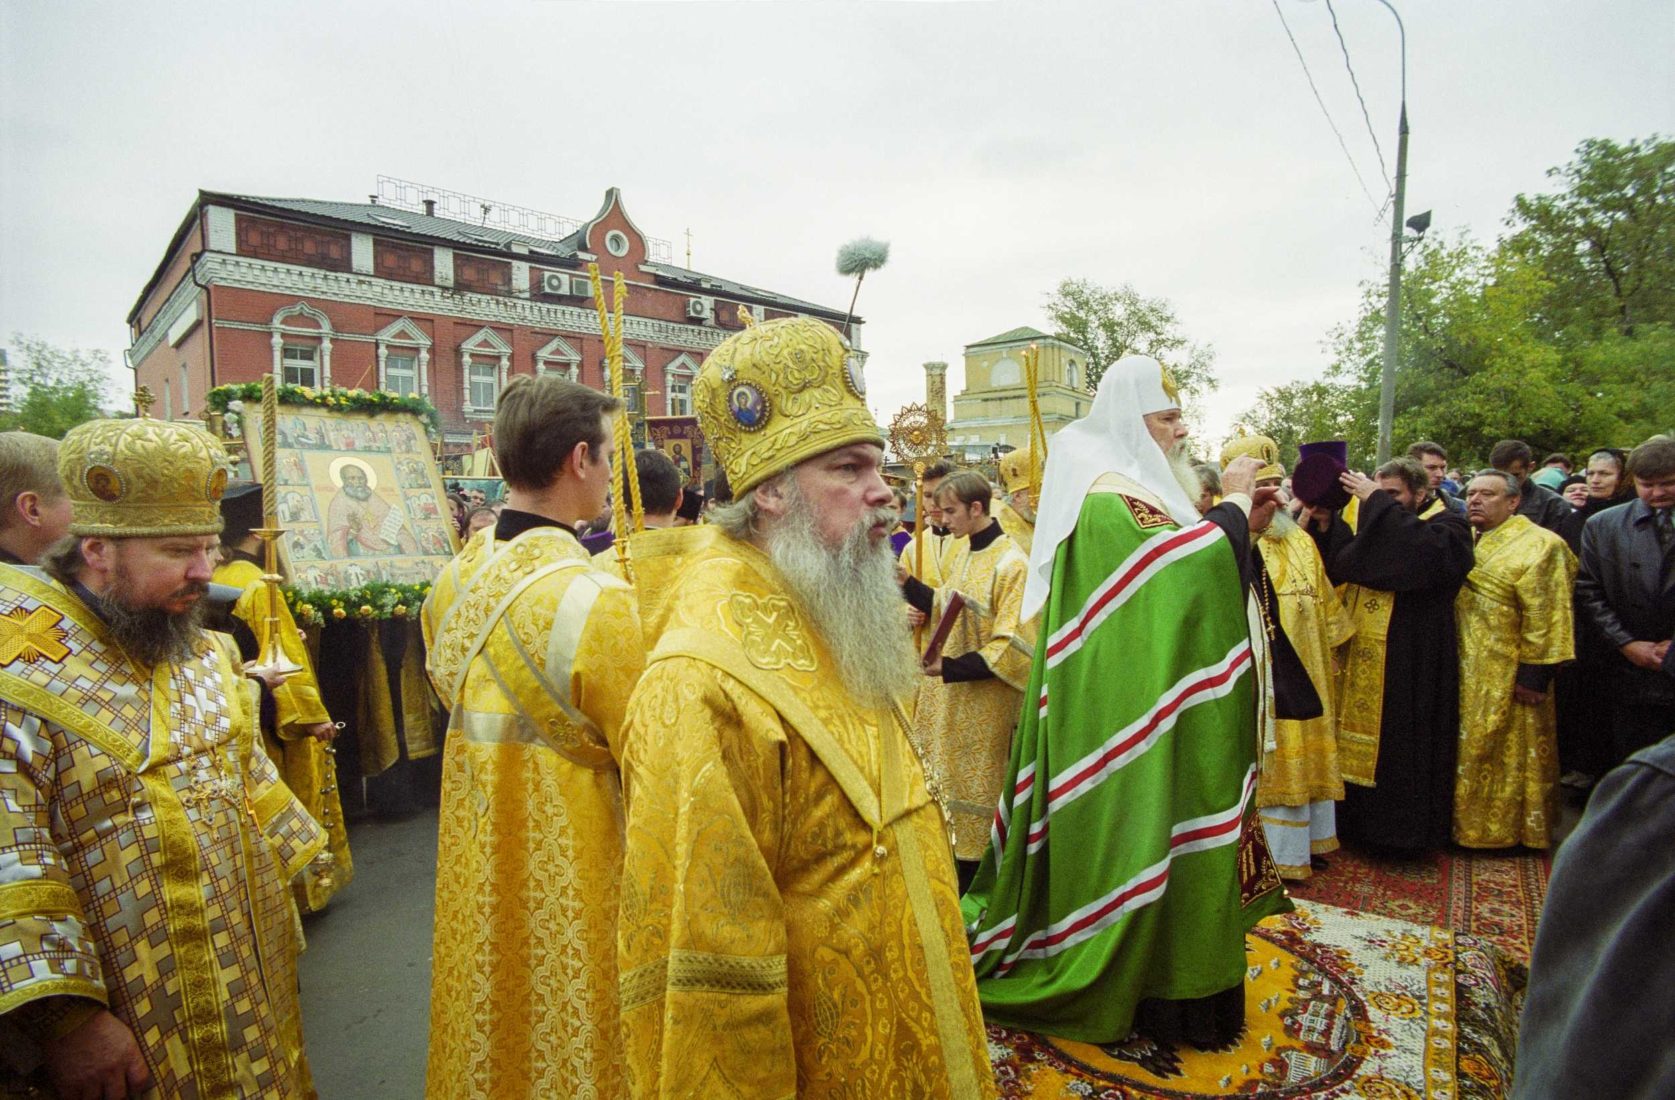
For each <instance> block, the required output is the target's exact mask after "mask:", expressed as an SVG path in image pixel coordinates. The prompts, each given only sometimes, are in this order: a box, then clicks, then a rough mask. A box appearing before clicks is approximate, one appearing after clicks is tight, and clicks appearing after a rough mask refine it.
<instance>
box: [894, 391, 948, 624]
mask: <svg viewBox="0 0 1675 1100" xmlns="http://www.w3.org/2000/svg"><path fill="white" fill-rule="evenodd" d="M947 448H948V431H947V428H946V427H945V426H944V425H943V423H942V417H941V415H940V414H938V413H937V412H935V411H934V410H932V409H928V408H926V407H925V406H923V405H903V406H902V407H901V409H899V410H898V411H897V412H896V415H895V417H894V418H893V419H892V420H891V421H890V449H891V450H892V451H894V452H895V453H896V457H897V458H899V459H901V460H902V461H903V462H907V463H911V464H912V466H913V528H914V530H913V544H914V549H913V573H914V575H915V576H917V577H921V578H922V577H923V576H924V575H925V537H924V531H925V469H926V467H927V466H928V465H929V463H930V460H931V459H933V458H938V457H940V456H941V455H942V453H943V451H945V450H947ZM924 631H925V624H924V623H920V624H919V626H918V629H917V630H915V631H914V644H915V645H918V644H920V643H921V642H922V641H923V636H924Z"/></svg>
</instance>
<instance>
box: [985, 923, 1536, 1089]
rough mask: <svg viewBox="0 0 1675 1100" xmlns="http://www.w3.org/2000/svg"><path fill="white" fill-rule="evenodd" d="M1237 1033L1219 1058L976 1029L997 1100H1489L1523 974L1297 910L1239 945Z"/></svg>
mask: <svg viewBox="0 0 1675 1100" xmlns="http://www.w3.org/2000/svg"><path fill="white" fill-rule="evenodd" d="M1246 953H1247V959H1248V962H1249V968H1248V970H1247V971H1246V982H1245V1003H1246V1009H1245V1013H1246V1016H1245V1018H1246V1027H1245V1031H1244V1034H1243V1036H1242V1037H1241V1038H1240V1039H1239V1041H1238V1042H1237V1043H1236V1044H1234V1045H1233V1046H1230V1047H1228V1048H1225V1049H1222V1050H1219V1051H1199V1050H1196V1049H1193V1048H1191V1047H1184V1046H1183V1047H1175V1046H1172V1045H1170V1044H1162V1043H1156V1042H1152V1041H1150V1040H1147V1039H1143V1038H1141V1037H1138V1036H1131V1037H1129V1038H1128V1039H1127V1040H1125V1041H1123V1042H1120V1043H1111V1044H1104V1045H1094V1044H1089V1043H1078V1042H1072V1041H1069V1040H1064V1039H1055V1038H1052V1037H1050V1036H1046V1035H1037V1034H1031V1033H1027V1032H1020V1031H1012V1030H1009V1029H1006V1028H1001V1027H993V1026H991V1027H990V1028H989V1029H988V1035H989V1053H990V1056H991V1058H992V1059H993V1061H994V1065H995V1073H996V1078H997V1080H998V1082H999V1085H1000V1093H1001V1095H1002V1096H1003V1097H1006V1098H1007V1100H1071V1098H1074V1100H1198V1098H1203V1097H1241V1098H1244V1100H1252V1098H1255V1100H1301V1098H1310V1100H1328V1098H1330V1100H1347V1098H1349V1097H1370V1098H1373V1100H1420V1098H1423V1097H1434V1098H1436V1100H1497V1098H1499V1097H1502V1096H1504V1095H1505V1094H1506V1093H1507V1092H1508V1091H1509V1086H1510V1083H1511V1080H1512V1064H1513V1056H1514V1052H1515V1049H1516V1042H1517V1032H1518V1009H1519V1007H1520V1005H1521V1003H1522V999H1523V989H1524V983H1525V971H1524V968H1523V967H1522V966H1521V965H1520V964H1518V963H1517V962H1515V961H1513V960H1511V959H1510V958H1508V957H1507V955H1506V953H1505V952H1503V951H1501V950H1499V949H1498V948H1496V947H1495V946H1494V945H1492V944H1489V943H1487V942H1485V941H1484V940H1482V939H1480V938H1478V937H1476V936H1471V935H1456V934H1455V933H1453V932H1451V931H1449V930H1448V929H1446V928H1439V927H1435V926H1425V925H1419V924H1412V923H1409V922H1406V921H1401V920H1394V919H1391V918H1388V917H1380V916H1373V915H1370V914H1365V913H1352V912H1349V911H1347V910H1343V909H1338V908H1335V907H1333V906H1330V905H1321V904H1317V903H1313V902H1303V903H1300V904H1299V905H1298V906H1297V910H1296V912H1294V913H1289V914H1285V915H1281V916H1277V917H1270V918H1268V919H1267V920H1265V921H1263V922H1262V923H1261V924H1260V925H1259V926H1258V927H1257V928H1256V929H1255V930H1254V931H1253V932H1252V933H1251V935H1250V936H1249V938H1248V939H1247V941H1246Z"/></svg>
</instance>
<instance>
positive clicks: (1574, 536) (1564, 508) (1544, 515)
mask: <svg viewBox="0 0 1675 1100" xmlns="http://www.w3.org/2000/svg"><path fill="white" fill-rule="evenodd" d="M1518 514H1519V515H1521V516H1527V517H1528V518H1529V521H1530V522H1531V523H1533V524H1535V525H1536V526H1537V527H1545V528H1547V530H1549V531H1551V532H1553V533H1554V534H1555V535H1557V536H1559V537H1560V538H1561V539H1564V540H1565V545H1567V546H1569V547H1570V552H1571V553H1573V554H1574V553H1578V551H1577V544H1578V542H1579V541H1580V540H1581V538H1582V516H1581V514H1580V513H1579V512H1577V511H1576V509H1574V508H1572V507H1571V506H1570V502H1569V501H1567V500H1565V498H1564V497H1562V496H1560V495H1559V494H1557V493H1555V492H1554V491H1553V490H1551V489H1549V488H1547V486H1545V485H1537V484H1536V483H1535V482H1534V481H1531V480H1530V479H1529V478H1527V477H1526V478H1525V479H1524V488H1523V491H1522V495H1521V498H1520V499H1519V501H1518Z"/></svg>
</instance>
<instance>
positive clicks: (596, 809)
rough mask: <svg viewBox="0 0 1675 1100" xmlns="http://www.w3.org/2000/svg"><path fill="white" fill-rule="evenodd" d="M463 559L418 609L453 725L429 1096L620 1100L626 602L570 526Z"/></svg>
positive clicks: (633, 626)
mask: <svg viewBox="0 0 1675 1100" xmlns="http://www.w3.org/2000/svg"><path fill="white" fill-rule="evenodd" d="M493 536H494V531H493V529H492V528H490V529H487V530H485V531H482V532H479V533H478V535H477V536H476V537H474V538H473V539H471V541H470V542H468V543H467V544H466V546H465V548H464V549H463V550H461V551H460V553H459V556H458V557H456V558H455V559H454V560H453V561H452V562H451V563H450V564H449V565H448V566H447V567H446V568H445V569H444V570H443V571H442V573H441V575H440V576H439V577H438V578H437V581H436V584H435V586H434V587H433V588H432V590H431V594H430V597H429V598H428V599H427V600H426V601H425V606H424V611H423V627H424V634H425V642H426V646H427V651H428V654H429V658H428V667H429V672H430V676H431V680H432V682H433V683H434V684H435V686H436V690H437V694H438V695H440V696H441V697H442V700H443V702H444V704H445V705H446V706H447V707H448V708H449V711H450V715H449V720H448V733H447V742H446V746H445V748H444V752H443V763H442V804H441V811H440V828H439V834H438V841H437V884H436V932H435V943H434V949H433V962H432V977H431V1000H430V1053H429V1064H428V1067H427V1072H426V1093H427V1095H428V1096H430V1097H433V1098H436V1097H450V1098H453V1097H482V1098H492V1100H507V1098H516V1097H530V1098H546V1097H559V1096H562V1097H567V1098H593V1097H616V1096H620V1095H622V1091H623V1086H622V1070H621V1062H620V1057H621V1037H620V1034H619V1031H618V1023H617V1007H616V985H617V976H616V949H615V945H616V910H617V886H618V876H619V870H620V865H621V861H622V797H621V786H620V783H619V780H618V776H617V769H616V760H615V750H616V742H617V737H618V734H619V731H620V729H621V723H622V714H623V710H624V708H625V707H626V705H627V702H628V696H629V692H630V690H631V689H632V688H633V685H634V682H635V680H636V679H637V678H638V676H639V673H640V670H641V668H642V666H643V664H644V652H645V651H644V645H643V643H642V641H641V636H640V624H639V618H638V616H637V615H636V613H635V608H634V603H633V598H632V594H631V593H630V592H629V590H628V587H627V586H626V585H624V584H623V583H622V582H621V581H619V580H617V579H615V578H613V577H609V576H607V575H605V574H603V573H600V572H597V571H595V570H593V569H592V568H591V566H590V564H589V558H588V554H587V551H585V550H584V549H582V547H581V544H580V543H578V542H577V541H576V539H575V537H574V536H572V535H571V534H570V533H569V532H568V531H566V530H563V529H561V528H558V527H537V528H534V529H532V530H529V531H525V532H523V533H522V534H520V535H518V536H517V537H516V538H513V539H510V540H507V541H504V542H497V541H495V539H494V537H493Z"/></svg>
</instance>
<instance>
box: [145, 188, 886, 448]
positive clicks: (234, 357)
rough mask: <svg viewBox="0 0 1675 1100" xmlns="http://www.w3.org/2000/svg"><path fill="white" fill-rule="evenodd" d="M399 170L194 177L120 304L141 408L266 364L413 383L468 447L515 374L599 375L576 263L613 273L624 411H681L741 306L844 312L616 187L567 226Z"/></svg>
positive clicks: (185, 413) (169, 413) (172, 403)
mask: <svg viewBox="0 0 1675 1100" xmlns="http://www.w3.org/2000/svg"><path fill="white" fill-rule="evenodd" d="M400 182H401V181H388V180H385V179H382V178H381V179H380V189H381V190H380V194H378V195H376V196H371V198H373V200H374V201H371V202H365V203H356V202H335V201H329V200H316V199H276V198H257V197H254V196H249V195H233V194H224V193H220V192H211V191H200V192H199V193H198V195H197V198H196V199H195V200H194V201H193V203H192V206H191V208H190V209H189V210H188V211H187V214H186V217H185V219H184V220H183V221H182V222H181V224H180V227H179V229H178V230H176V232H175V234H174V236H173V238H172V239H170V241H169V242H168V245H167V247H166V248H165V249H164V250H163V256H162V259H161V261H160V262H159V263H158V265H157V269H156V271H155V273H154V274H153V275H152V276H151V278H150V279H149V280H148V281H147V282H146V284H145V287H144V288H143V289H142V290H141V291H140V294H139V298H138V300H137V301H135V303H134V307H133V310H132V311H131V312H130V313H129V315H128V326H129V333H130V338H131V342H132V347H131V348H130V349H129V353H128V361H129V363H130V364H131V365H132V366H133V370H134V375H135V377H134V383H135V385H136V386H140V385H143V386H147V387H149V388H150V390H151V392H152V394H153V395H155V397H156V400H157V404H156V406H155V407H154V408H153V410H152V412H153V415H160V416H164V417H168V418H184V417H192V418H197V417H200V416H202V414H203V403H204V395H205V394H206V393H207V392H208V391H209V390H210V389H211V388H212V387H215V386H219V385H225V384H229V383H235V382H252V381H256V380H259V379H260V378H261V377H262V376H263V375H264V374H272V375H273V376H274V378H275V379H277V380H278V381H280V382H282V383H290V384H296V385H306V386H313V387H325V386H343V387H348V388H359V389H368V390H370V389H380V390H386V391H389V392H392V393H397V394H421V395H423V396H425V397H427V398H429V400H430V401H431V402H432V403H433V404H434V405H435V406H436V407H437V409H438V411H439V412H440V413H441V415H442V426H443V438H444V441H445V443H446V445H447V449H448V450H449V451H451V452H459V451H462V450H465V449H467V448H469V447H470V446H471V444H472V442H473V441H474V440H475V439H477V438H478V437H479V436H480V435H481V434H482V433H483V432H484V431H485V430H486V426H487V423H488V422H489V421H490V420H491V419H492V418H493V415H494V406H495V401H496V400H497V398H498V397H499V395H500V391H501V389H502V388H503V387H504V386H505V385H506V383H507V382H508V381H509V380H510V379H511V378H512V377H513V376H514V375H518V374H537V373H559V374H562V375H564V376H565V377H567V378H570V379H573V380H575V381H579V382H582V383H585V384H587V385H590V386H594V387H599V388H604V387H606V386H607V384H608V382H607V379H606V376H605V374H606V371H605V361H604V356H605V348H604V342H603V340H602V339H601V337H600V333H599V319H598V315H597V313H596V311H595V308H594V301H593V287H592V283H591V281H590V280H589V277H588V272H587V268H588V264H589V262H596V263H598V265H599V268H600V271H601V273H602V275H603V276H604V278H605V280H607V282H608V280H610V278H611V277H612V276H613V275H614V274H616V273H618V272H620V273H621V274H622V276H623V278H624V279H625V280H626V282H627V284H628V299H627V305H626V308H625V312H624V321H623V332H624V350H623V359H624V379H623V382H624V387H625V391H626V393H627V395H628V398H629V402H630V406H631V409H632V411H633V412H634V413H636V414H637V415H638V416H640V417H643V416H666V415H684V414H689V413H691V411H692V381H693V378H694V376H695V375H696V374H697V371H698V366H699V364H700V363H701V362H702V361H703V359H704V356H705V355H706V354H707V353H708V352H709V350H710V349H711V348H713V347H715V345H717V344H718V343H720V342H721V341H722V340H723V339H725V338H726V337H727V336H728V335H730V334H731V333H733V332H737V331H738V330H739V329H740V328H742V327H743V323H742V322H741V320H740V317H739V310H740V307H748V308H749V310H750V311H751V312H752V314H753V315H754V316H755V317H757V318H758V319H772V318H776V317H786V316H793V315H801V316H808V317H814V318H818V319H820V320H823V321H826V322H828V323H830V324H831V325H833V326H834V327H837V326H840V325H841V324H842V321H843V317H844V311H843V310H842V309H834V308H831V307H827V306H822V305H817V304H815V303H812V302H805V301H801V300H798V299H796V298H792V297H789V296H787V295H784V294H778V293H775V292H773V291H769V290H763V289H760V288H757V287H753V286H749V285H747V284H744V283H740V282H735V281H733V280H731V279H726V278H722V277H720V276H715V275H708V274H704V273H702V272H698V271H692V270H689V269H687V268H684V267H678V266H676V265H675V264H673V263H672V262H671V259H670V256H669V252H670V249H669V246H668V244H667V242H663V241H659V240H656V239H655V238H650V237H647V236H646V235H645V234H643V233H642V232H641V231H640V230H639V228H638V227H637V226H636V225H635V224H634V222H633V220H632V219H631V218H630V217H629V216H628V212H627V211H626V209H624V206H623V202H622V196H621V194H620V193H619V192H618V191H617V189H616V188H611V189H610V190H609V191H607V192H606V193H605V200H604V204H603V205H602V206H601V207H600V209H599V212H598V213H597V214H595V215H594V216H593V217H592V218H590V219H588V220H587V221H585V222H575V221H570V222H566V221H565V220H564V219H560V218H556V217H554V216H552V215H545V214H541V213H539V212H537V211H533V210H526V209H524V208H520V207H507V206H501V205H497V204H492V203H488V202H478V201H477V200H475V199H472V198H471V197H469V196H462V195H458V194H456V193H454V192H446V191H439V190H435V189H423V188H419V187H418V185H410V184H404V185H403V186H402V187H401V188H399V189H391V190H392V191H394V193H392V194H389V195H386V194H385V193H384V192H385V188H384V185H385V184H386V183H400ZM427 195H429V196H430V197H427ZM439 207H440V208H439ZM479 208H480V213H479ZM565 230H568V231H565ZM860 330H861V324H860V322H859V321H858V320H857V321H856V323H855V324H854V326H853V337H854V343H855V345H856V346H857V348H858V347H859V346H860Z"/></svg>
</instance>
